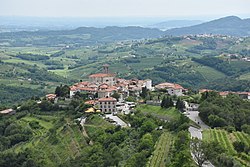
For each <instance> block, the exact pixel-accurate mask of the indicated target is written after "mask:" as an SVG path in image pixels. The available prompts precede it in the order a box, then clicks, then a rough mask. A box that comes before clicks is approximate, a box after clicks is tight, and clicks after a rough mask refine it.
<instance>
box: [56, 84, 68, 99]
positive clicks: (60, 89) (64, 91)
mask: <svg viewBox="0 0 250 167" xmlns="http://www.w3.org/2000/svg"><path fill="white" fill-rule="evenodd" d="M69 92H70V88H69V86H68V85H64V86H62V85H60V86H57V87H56V90H55V94H56V95H57V96H58V97H68V96H69Z"/></svg>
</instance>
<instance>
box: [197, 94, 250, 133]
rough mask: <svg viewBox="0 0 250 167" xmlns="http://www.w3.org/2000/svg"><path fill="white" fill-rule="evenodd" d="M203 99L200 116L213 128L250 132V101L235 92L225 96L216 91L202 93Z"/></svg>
mask: <svg viewBox="0 0 250 167" xmlns="http://www.w3.org/2000/svg"><path fill="white" fill-rule="evenodd" d="M201 100H202V102H201V105H200V107H199V111H200V117H201V118H202V120H203V121H204V122H206V123H207V124H208V125H210V126H211V127H212V128H214V127H223V128H225V129H231V130H238V131H244V132H245V133H248V134H250V102H249V101H245V100H242V99H241V98H240V97H239V96H238V95H233V94H231V95H228V96H227V97H226V98H223V97H221V96H219V95H218V94H217V93H216V92H206V93H204V94H202V97H201Z"/></svg>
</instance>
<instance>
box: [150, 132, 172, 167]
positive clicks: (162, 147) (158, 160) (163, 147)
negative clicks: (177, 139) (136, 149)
mask: <svg viewBox="0 0 250 167" xmlns="http://www.w3.org/2000/svg"><path fill="white" fill-rule="evenodd" d="M172 143H173V136H172V135H171V134H170V133H168V132H164V133H163V134H162V135H161V137H160V138H159V140H158V142H157V143H156V145H155V151H154V152H153V155H152V156H151V158H150V160H149V162H148V163H147V167H164V166H166V162H167V160H166V158H167V157H168V153H169V150H170V147H171V145H172Z"/></svg>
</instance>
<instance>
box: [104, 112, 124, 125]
mask: <svg viewBox="0 0 250 167" xmlns="http://www.w3.org/2000/svg"><path fill="white" fill-rule="evenodd" d="M106 118H110V119H112V120H114V121H115V122H116V123H117V124H118V125H120V126H121V127H127V126H128V125H127V124H126V123H125V122H124V121H123V120H121V119H120V118H119V117H117V116H115V115H112V114H107V115H106Z"/></svg>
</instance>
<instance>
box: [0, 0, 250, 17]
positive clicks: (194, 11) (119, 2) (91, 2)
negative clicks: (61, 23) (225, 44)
mask: <svg viewBox="0 0 250 167" xmlns="http://www.w3.org/2000/svg"><path fill="white" fill-rule="evenodd" d="M249 14H250V0H0V16H42V17H44V16H45V17H65V16H67V17H130V16H133V17H172V18H174V17H175V18H176V17H189V16H190V17H193V16H228V15H237V16H243V17H244V16H249Z"/></svg>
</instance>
